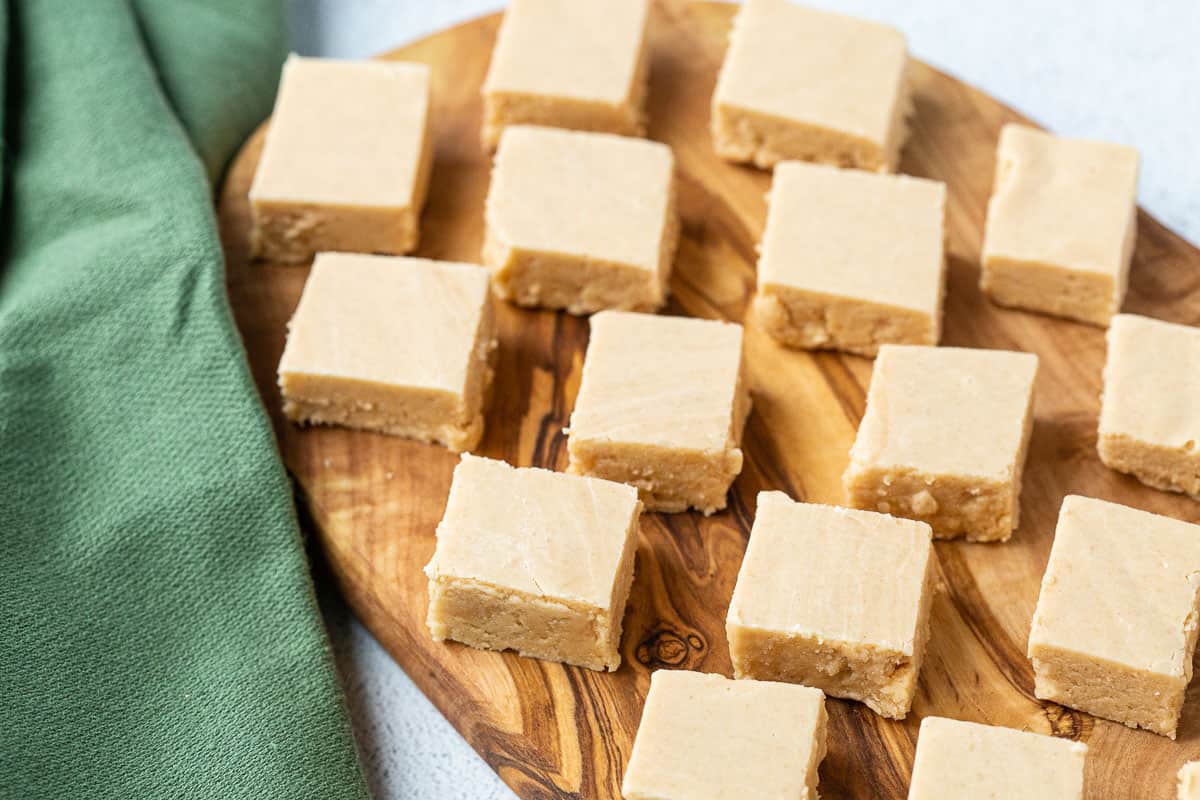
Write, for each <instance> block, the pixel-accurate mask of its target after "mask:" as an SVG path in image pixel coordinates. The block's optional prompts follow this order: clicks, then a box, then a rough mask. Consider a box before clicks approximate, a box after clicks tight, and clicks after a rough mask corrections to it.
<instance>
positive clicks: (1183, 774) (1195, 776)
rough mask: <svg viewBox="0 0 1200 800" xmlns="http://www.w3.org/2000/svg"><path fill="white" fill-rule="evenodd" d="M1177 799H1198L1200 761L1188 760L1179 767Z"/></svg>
mask: <svg viewBox="0 0 1200 800" xmlns="http://www.w3.org/2000/svg"><path fill="white" fill-rule="evenodd" d="M1177 780H1178V781H1179V783H1178V790H1179V794H1178V800H1200V761H1189V762H1188V763H1186V764H1184V765H1183V766H1182V767H1180V768H1179V775H1178V778H1177Z"/></svg>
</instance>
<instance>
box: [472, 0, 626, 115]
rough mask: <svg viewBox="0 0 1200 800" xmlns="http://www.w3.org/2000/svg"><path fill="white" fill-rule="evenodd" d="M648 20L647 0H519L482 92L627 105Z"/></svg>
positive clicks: (510, 12) (508, 16) (502, 32)
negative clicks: (624, 103)
mask: <svg viewBox="0 0 1200 800" xmlns="http://www.w3.org/2000/svg"><path fill="white" fill-rule="evenodd" d="M648 16H649V3H648V0H604V2H602V3H597V2H592V0H512V2H511V3H510V4H509V6H508V10H507V11H506V12H505V14H504V21H503V22H502V23H501V25H500V32H499V33H498V34H497V37H496V47H495V49H494V50H493V51H492V62H491V66H490V67H489V68H488V74H487V77H486V78H485V79H484V84H483V91H484V92H485V93H490V92H510V93H516V94H527V95H544V96H553V97H569V98H576V99H580V100H593V101H599V102H604V103H611V104H613V105H617V104H620V103H622V102H625V101H626V100H627V99H628V98H629V96H630V94H631V93H632V90H633V86H634V81H635V80H636V71H637V63H638V58H639V56H640V53H641V49H642V42H643V39H644V38H645V29H646V20H647V18H648Z"/></svg>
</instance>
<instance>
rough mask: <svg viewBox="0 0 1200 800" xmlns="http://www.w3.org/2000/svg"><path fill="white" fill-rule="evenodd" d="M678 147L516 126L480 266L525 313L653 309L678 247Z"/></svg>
mask: <svg viewBox="0 0 1200 800" xmlns="http://www.w3.org/2000/svg"><path fill="white" fill-rule="evenodd" d="M673 169H674V157H673V156H672V154H671V148H669V147H667V146H666V145H665V144H660V143H658V142H649V141H646V140H644V139H630V138H628V137H624V136H614V135H612V134H607V133H581V132H579V131H563V130H556V129H553V128H537V127H530V126H514V127H511V128H508V129H507V130H506V131H505V132H504V135H503V136H502V137H501V140H500V148H499V150H498V151H497V152H496V161H495V164H494V166H493V167H492V183H491V186H490V187H489V189H488V196H487V205H486V210H485V214H484V216H485V221H486V223H487V231H486V234H485V237H484V243H483V262H484V263H485V264H487V265H488V266H489V267H490V268H491V269H492V270H493V287H494V288H495V290H496V293H497V294H498V295H499V296H500V297H503V298H505V299H508V300H511V301H512V302H514V303H516V304H517V305H521V306H537V307H542V308H562V309H566V310H567V311H569V312H570V313H572V314H588V313H591V312H593V311H599V310H600V309H603V308H619V309H626V310H635V311H653V310H655V309H657V308H659V307H660V306H662V304H663V303H665V302H666V299H667V291H668V285H667V281H668V278H669V277H670V274H671V262H672V261H673V259H674V257H675V246H676V244H677V243H678V240H679V220H678V217H677V216H676V213H675V189H674V182H673V180H672V172H673Z"/></svg>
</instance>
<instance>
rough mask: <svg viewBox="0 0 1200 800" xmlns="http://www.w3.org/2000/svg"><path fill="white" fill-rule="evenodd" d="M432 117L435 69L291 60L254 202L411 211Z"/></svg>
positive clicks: (252, 192)
mask: <svg viewBox="0 0 1200 800" xmlns="http://www.w3.org/2000/svg"><path fill="white" fill-rule="evenodd" d="M428 114H429V67H428V66H426V65H424V64H409V63H404V62H398V61H335V60H332V59H323V58H301V57H300V56H297V55H291V56H289V57H288V60H287V62H286V63H285V64H284V65H283V75H282V77H281V78H280V80H279V95H278V97H277V98H276V99H275V111H274V113H273V115H272V117H271V122H270V127H268V128H267V140H266V145H265V146H264V147H263V154H262V160H261V161H260V162H259V165H258V171H257V172H256V173H255V175H254V183H253V185H252V186H251V187H250V197H251V198H254V199H259V200H288V201H295V202H310V203H323V204H332V205H338V204H340V205H349V206H386V207H399V208H404V207H407V206H409V205H410V204H411V203H412V200H413V194H414V193H415V191H416V188H417V185H416V184H417V173H418V171H419V168H420V163H421V152H422V148H424V146H425V135H426V123H427V120H426V117H427V116H428Z"/></svg>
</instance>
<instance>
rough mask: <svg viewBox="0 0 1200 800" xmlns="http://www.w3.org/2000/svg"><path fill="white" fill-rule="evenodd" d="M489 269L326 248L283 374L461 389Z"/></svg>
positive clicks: (297, 317) (292, 326)
mask: <svg viewBox="0 0 1200 800" xmlns="http://www.w3.org/2000/svg"><path fill="white" fill-rule="evenodd" d="M488 276H489V273H488V271H487V270H486V269H485V268H483V267H480V266H476V265H474V264H456V263H452V262H448V261H430V260H428V259H424V258H405V257H395V256H372V255H362V254H355V253H318V254H317V258H316V260H315V261H314V262H313V266H312V272H311V273H310V274H309V276H308V282H307V283H306V284H305V285H304V293H303V294H302V295H301V296H300V304H299V305H298V306H297V307H296V313H295V314H294V315H293V316H292V320H291V322H290V323H289V325H288V339H287V346H286V347H285V348H284V350H283V358H282V359H280V362H279V372H280V374H284V373H303V374H308V375H331V376H337V377H340V378H349V379H352V380H360V381H369V382H372V383H381V384H388V385H400V386H414V387H422V388H427V389H441V390H445V391H448V392H455V393H457V392H461V391H463V388H464V387H465V386H466V384H467V373H468V371H469V370H470V368H471V362H472V351H473V349H474V346H475V339H476V334H477V333H478V328H479V322H480V319H481V317H482V314H483V309H484V304H485V303H487V302H489V301H490V297H489V293H488Z"/></svg>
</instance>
